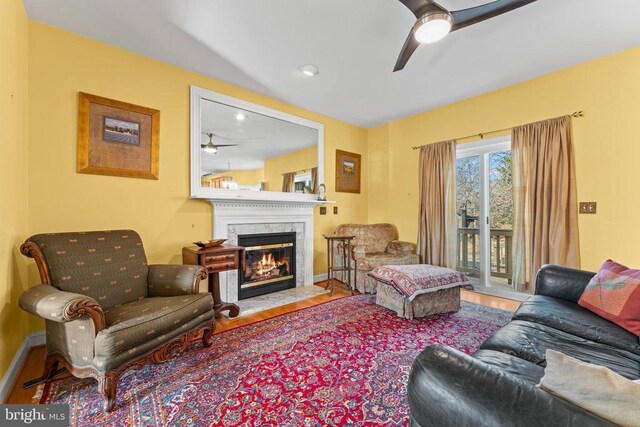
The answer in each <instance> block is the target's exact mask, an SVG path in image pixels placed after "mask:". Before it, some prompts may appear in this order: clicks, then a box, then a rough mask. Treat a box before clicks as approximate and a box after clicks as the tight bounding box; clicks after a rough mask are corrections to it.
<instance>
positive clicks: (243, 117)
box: [236, 112, 247, 122]
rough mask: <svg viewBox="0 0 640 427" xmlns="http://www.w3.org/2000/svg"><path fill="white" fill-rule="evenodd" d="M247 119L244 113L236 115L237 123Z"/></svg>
mask: <svg viewBox="0 0 640 427" xmlns="http://www.w3.org/2000/svg"><path fill="white" fill-rule="evenodd" d="M246 118H247V115H246V114H245V113H242V112H237V113H236V120H237V121H239V122H241V121H243V120H244V119H246Z"/></svg>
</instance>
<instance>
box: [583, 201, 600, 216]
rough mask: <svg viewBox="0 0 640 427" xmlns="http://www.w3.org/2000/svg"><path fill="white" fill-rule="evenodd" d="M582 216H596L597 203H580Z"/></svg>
mask: <svg viewBox="0 0 640 427" xmlns="http://www.w3.org/2000/svg"><path fill="white" fill-rule="evenodd" d="M580 213H581V214H594V213H596V202H580Z"/></svg>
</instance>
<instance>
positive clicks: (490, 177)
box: [456, 137, 514, 291]
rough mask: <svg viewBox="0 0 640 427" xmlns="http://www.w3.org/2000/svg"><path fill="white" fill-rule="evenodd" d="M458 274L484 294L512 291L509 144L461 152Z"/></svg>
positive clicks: (458, 166) (467, 148)
mask: <svg viewBox="0 0 640 427" xmlns="http://www.w3.org/2000/svg"><path fill="white" fill-rule="evenodd" d="M456 212H457V220H458V231H457V232H458V236H457V237H458V238H457V242H458V244H457V251H458V252H457V268H458V270H460V271H463V272H465V273H466V274H467V275H468V276H469V277H470V278H471V279H472V281H474V282H475V283H476V284H477V285H478V286H480V287H481V288H485V289H493V290H502V291H513V287H512V283H511V275H512V266H513V265H514V262H513V259H512V236H513V185H512V180H511V140H510V138H507V137H504V138H496V139H493V140H490V141H479V142H477V143H471V144H462V145H460V146H458V150H457V161H456Z"/></svg>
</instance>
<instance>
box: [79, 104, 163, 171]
mask: <svg viewBox="0 0 640 427" xmlns="http://www.w3.org/2000/svg"><path fill="white" fill-rule="evenodd" d="M159 140H160V111H158V110H154V109H151V108H146V107H141V106H139V105H133V104H128V103H126V102H122V101H116V100H114V99H109V98H103V97H101V96H96V95H90V94H88V93H84V92H80V93H79V94H78V172H80V173H90V174H98V175H113V176H125V177H131V178H146V179H158V172H159V171H158V169H159V164H158V163H159V158H160V156H159V142H160V141H159Z"/></svg>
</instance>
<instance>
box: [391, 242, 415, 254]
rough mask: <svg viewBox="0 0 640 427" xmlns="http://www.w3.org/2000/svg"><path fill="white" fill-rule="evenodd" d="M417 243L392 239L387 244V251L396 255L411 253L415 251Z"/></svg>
mask: <svg viewBox="0 0 640 427" xmlns="http://www.w3.org/2000/svg"><path fill="white" fill-rule="evenodd" d="M415 247H416V245H414V244H413V243H410V242H403V241H401V240H392V241H391V242H389V244H388V245H387V253H389V254H396V255H410V254H412V253H413V252H414V250H415Z"/></svg>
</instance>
